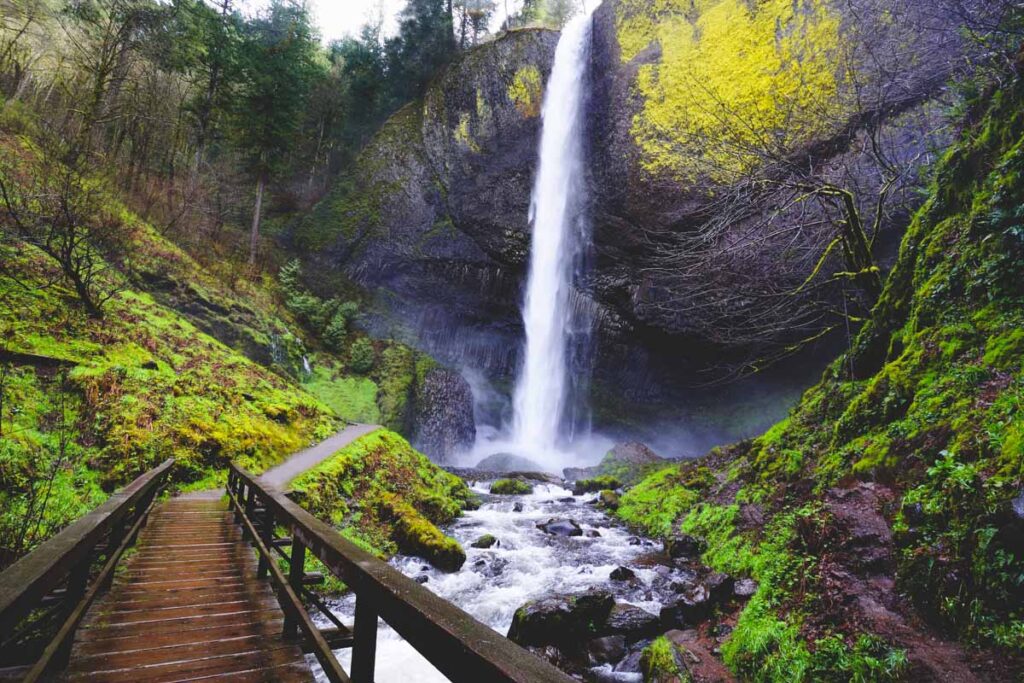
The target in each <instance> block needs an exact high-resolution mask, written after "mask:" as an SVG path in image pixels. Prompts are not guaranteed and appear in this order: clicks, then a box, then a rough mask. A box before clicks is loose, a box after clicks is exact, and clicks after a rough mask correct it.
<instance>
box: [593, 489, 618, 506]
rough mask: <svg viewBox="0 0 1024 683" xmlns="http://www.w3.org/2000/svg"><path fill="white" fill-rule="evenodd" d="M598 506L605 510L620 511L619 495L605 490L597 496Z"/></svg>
mask: <svg viewBox="0 0 1024 683" xmlns="http://www.w3.org/2000/svg"><path fill="white" fill-rule="evenodd" d="M597 502H598V506H599V507H602V508H604V509H605V510H618V509H619V494H617V493H615V491H609V490H607V489H606V490H604V491H601V493H599V494H597Z"/></svg>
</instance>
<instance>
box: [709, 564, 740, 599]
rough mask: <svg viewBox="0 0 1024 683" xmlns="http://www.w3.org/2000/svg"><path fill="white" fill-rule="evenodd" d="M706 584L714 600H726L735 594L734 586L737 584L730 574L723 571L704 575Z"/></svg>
mask: <svg viewBox="0 0 1024 683" xmlns="http://www.w3.org/2000/svg"><path fill="white" fill-rule="evenodd" d="M703 583H704V586H705V588H707V590H708V593H709V594H710V595H711V599H712V600H713V601H714V602H718V603H721V602H726V601H727V600H728V599H729V598H731V597H732V595H733V587H734V586H735V584H736V581H735V579H733V578H732V577H731V576H729V575H728V574H723V573H722V572H715V573H713V574H708V575H707V576H706V577H704V582H703Z"/></svg>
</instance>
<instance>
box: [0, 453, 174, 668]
mask: <svg viewBox="0 0 1024 683" xmlns="http://www.w3.org/2000/svg"><path fill="white" fill-rule="evenodd" d="M173 465H174V460H173V459H169V460H167V461H165V462H164V463H163V464H161V465H160V466H159V467H156V468H155V469H152V470H150V471H149V472H146V473H145V474H143V475H142V476H140V477H139V478H138V479H136V480H135V481H133V482H132V483H131V484H129V485H128V486H126V487H124V488H123V489H121V490H120V491H118V492H117V493H115V494H113V495H112V496H110V498H109V499H108V500H107V501H106V502H105V503H103V504H102V505H100V506H99V507H98V508H96V509H95V510H93V511H92V512H90V513H89V514H87V515H85V516H84V517H82V518H81V519H79V520H78V521H76V522H74V523H73V524H71V525H70V526H68V527H67V528H66V529H64V530H63V531H61V532H60V533H59V534H57V535H56V536H54V537H53V538H51V539H50V540H48V541H46V542H45V543H43V544H42V545H40V546H39V547H38V548H36V549H35V550H33V551H32V552H31V553H29V554H28V555H26V556H25V557H23V558H21V559H20V560H18V561H17V562H15V563H14V564H13V565H11V566H10V567H8V568H7V569H6V570H5V571H4V572H3V573H2V574H0V651H2V652H11V651H12V650H16V649H17V650H19V651H20V652H21V653H22V654H25V655H30V656H29V658H28V662H31V661H32V660H35V663H34V666H31V668H30V669H28V671H27V675H26V676H25V678H24V680H25V681H37V680H47V679H48V677H49V676H50V675H51V674H52V673H53V672H54V671H57V670H59V669H63V668H64V667H66V666H67V661H68V656H69V655H70V653H71V645H72V643H73V640H74V635H75V629H77V628H78V625H79V623H80V622H81V621H82V618H83V617H84V616H85V613H86V612H87V611H88V609H89V606H90V605H92V603H93V602H94V601H95V600H96V598H97V597H98V596H99V595H100V594H101V593H103V592H104V591H105V590H107V589H108V588H109V587H110V584H111V581H112V580H113V578H114V569H115V568H116V567H117V563H118V561H119V560H120V559H121V555H122V554H123V553H124V551H125V550H126V549H127V548H128V547H130V546H131V545H132V543H134V542H135V538H136V536H137V535H138V533H139V529H141V528H142V526H143V525H144V524H145V521H146V517H147V515H148V514H149V510H150V509H151V508H152V506H153V501H154V500H155V498H156V496H157V494H158V493H159V492H160V490H161V489H162V488H163V486H164V484H165V483H166V481H167V475H168V473H169V472H170V471H171V468H172V467H173ZM98 560H102V562H103V564H102V567H101V568H100V569H99V572H98V573H96V574H95V576H93V573H94V572H93V565H94V564H95V563H96V562H97V561H98ZM46 623H53V624H55V625H56V624H59V625H60V626H59V628H58V629H57V631H56V635H55V636H53V638H52V639H51V640H49V644H48V645H46V647H45V648H44V649H43V650H42V654H41V656H39V657H38V658H36V657H35V656H34V655H35V654H37V653H38V652H39V650H38V648H33V647H32V646H31V644H30V643H26V642H22V641H23V640H24V639H25V638H26V637H27V636H26V630H27V629H28V628H31V629H32V630H38V629H40V627H41V626H42V625H44V624H46ZM50 632H52V630H51V631H50ZM28 662H24V661H23V662H20V663H28ZM8 663H11V662H8ZM14 663H18V662H14Z"/></svg>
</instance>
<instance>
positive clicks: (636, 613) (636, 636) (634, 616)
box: [599, 602, 661, 642]
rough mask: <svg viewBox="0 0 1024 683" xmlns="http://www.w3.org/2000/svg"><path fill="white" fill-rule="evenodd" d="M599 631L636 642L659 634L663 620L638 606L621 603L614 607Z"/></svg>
mask: <svg viewBox="0 0 1024 683" xmlns="http://www.w3.org/2000/svg"><path fill="white" fill-rule="evenodd" d="M599 629H600V631H601V633H609V634H612V635H621V636H625V637H626V640H628V641H630V642H636V641H638V640H640V639H642V638H648V637H650V636H653V635H655V634H656V633H658V631H659V630H661V618H660V617H659V615H656V614H651V613H650V612H648V611H647V610H645V609H642V608H640V607H637V606H636V605H630V604H629V603H625V602H621V603H618V604H616V605H615V606H614V607H612V609H611V611H610V612H609V613H608V618H607V619H606V620H605V622H604V624H603V625H602V626H600V627H599Z"/></svg>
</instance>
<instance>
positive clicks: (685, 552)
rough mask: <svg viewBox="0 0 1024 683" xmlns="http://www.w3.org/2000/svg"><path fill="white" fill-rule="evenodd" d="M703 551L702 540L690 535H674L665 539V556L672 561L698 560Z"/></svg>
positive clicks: (704, 544) (705, 548)
mask: <svg viewBox="0 0 1024 683" xmlns="http://www.w3.org/2000/svg"><path fill="white" fill-rule="evenodd" d="M705 550H707V543H705V542H704V539H701V538H697V537H696V536H691V535H690V534H674V535H672V536H669V537H668V538H666V539H665V554H666V555H668V556H669V557H670V558H671V559H673V560H686V561H694V560H699V559H700V556H701V555H702V554H703V553H704V551H705Z"/></svg>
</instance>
